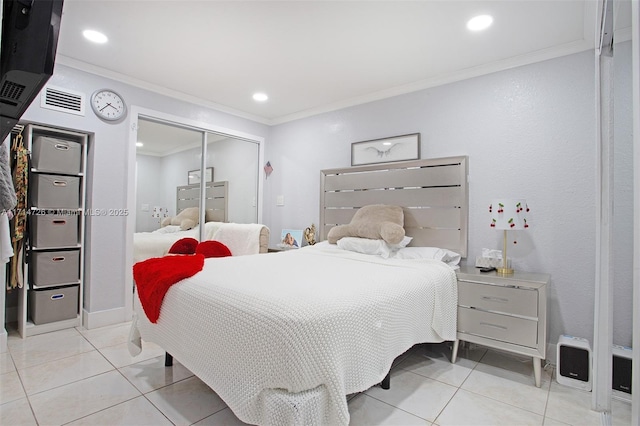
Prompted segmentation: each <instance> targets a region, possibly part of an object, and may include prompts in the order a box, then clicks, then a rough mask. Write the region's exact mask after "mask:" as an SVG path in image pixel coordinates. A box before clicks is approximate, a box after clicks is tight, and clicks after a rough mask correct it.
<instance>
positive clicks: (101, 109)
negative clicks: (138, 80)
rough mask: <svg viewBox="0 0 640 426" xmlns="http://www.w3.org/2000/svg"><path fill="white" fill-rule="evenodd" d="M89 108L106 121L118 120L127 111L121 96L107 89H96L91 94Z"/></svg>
mask: <svg viewBox="0 0 640 426" xmlns="http://www.w3.org/2000/svg"><path fill="white" fill-rule="evenodd" d="M91 108H93V111H94V112H95V113H96V115H97V116H98V117H100V118H102V119H103V120H108V121H115V120H119V119H120V118H122V117H124V116H125V114H126V113H127V106H126V105H125V103H124V100H122V96H120V95H118V94H117V93H116V92H114V91H113V90H108V89H102V90H98V91H97V92H95V93H94V94H93V96H91Z"/></svg>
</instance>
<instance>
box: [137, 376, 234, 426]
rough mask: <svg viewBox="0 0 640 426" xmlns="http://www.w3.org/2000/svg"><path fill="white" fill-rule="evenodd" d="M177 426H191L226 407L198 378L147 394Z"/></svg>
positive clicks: (191, 378)
mask: <svg viewBox="0 0 640 426" xmlns="http://www.w3.org/2000/svg"><path fill="white" fill-rule="evenodd" d="M146 397H147V398H148V399H149V401H151V403H152V404H153V405H155V406H156V407H157V408H158V409H159V410H160V411H162V413H163V414H164V415H165V416H167V418H168V419H169V420H171V421H172V422H173V423H174V424H175V425H178V426H180V425H190V424H193V423H195V422H197V421H200V420H202V419H204V418H205V417H208V416H210V415H211V414H213V413H216V412H218V411H220V410H221V409H223V408H225V407H226V404H225V403H224V402H223V401H222V399H220V397H219V396H218V395H216V393H215V392H213V391H212V390H211V388H209V387H208V386H207V385H206V384H204V383H203V382H202V381H201V380H200V379H198V378H197V377H195V376H194V377H190V378H188V379H185V380H182V381H180V382H177V383H174V384H172V385H169V386H166V387H164V388H161V389H158V390H156V391H153V392H150V393H148V394H146Z"/></svg>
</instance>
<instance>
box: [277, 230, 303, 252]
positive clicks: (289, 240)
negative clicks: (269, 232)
mask: <svg viewBox="0 0 640 426" xmlns="http://www.w3.org/2000/svg"><path fill="white" fill-rule="evenodd" d="M278 247H281V248H285V249H289V248H300V247H302V229H283V230H282V233H281V234H280V243H279V244H278Z"/></svg>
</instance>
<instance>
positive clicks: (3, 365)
mask: <svg viewBox="0 0 640 426" xmlns="http://www.w3.org/2000/svg"><path fill="white" fill-rule="evenodd" d="M9 371H16V367H15V365H13V360H12V359H11V354H10V353H9V352H3V353H1V354H0V374H4V373H8V372H9Z"/></svg>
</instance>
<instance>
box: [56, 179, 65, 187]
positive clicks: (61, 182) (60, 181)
mask: <svg viewBox="0 0 640 426" xmlns="http://www.w3.org/2000/svg"><path fill="white" fill-rule="evenodd" d="M53 186H67V182H66V181H64V180H54V181H53Z"/></svg>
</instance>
